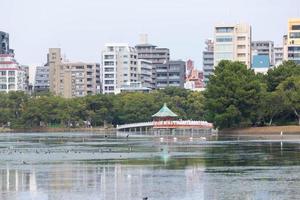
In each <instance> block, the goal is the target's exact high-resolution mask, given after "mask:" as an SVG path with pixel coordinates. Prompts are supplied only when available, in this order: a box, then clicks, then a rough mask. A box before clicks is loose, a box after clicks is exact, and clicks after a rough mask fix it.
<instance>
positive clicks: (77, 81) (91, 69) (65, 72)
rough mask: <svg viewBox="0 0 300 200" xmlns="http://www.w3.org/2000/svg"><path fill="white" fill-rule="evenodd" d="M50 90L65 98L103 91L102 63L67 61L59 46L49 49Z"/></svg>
mask: <svg viewBox="0 0 300 200" xmlns="http://www.w3.org/2000/svg"><path fill="white" fill-rule="evenodd" d="M48 57H49V79H50V91H51V92H52V93H53V94H55V95H59V96H63V97H65V98H72V97H82V96H85V95H92V94H98V93H100V92H101V88H100V86H101V83H100V64H97V63H85V62H65V61H63V60H62V58H61V50H60V49H59V48H50V49H49V55H48Z"/></svg>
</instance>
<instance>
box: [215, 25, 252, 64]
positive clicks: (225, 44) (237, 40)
mask: <svg viewBox="0 0 300 200" xmlns="http://www.w3.org/2000/svg"><path fill="white" fill-rule="evenodd" d="M214 32H215V37H214V66H217V65H218V63H219V62H220V61H221V60H231V61H240V62H242V63H244V64H245V65H247V66H248V68H250V67H251V59H252V57H251V40H252V30H251V26H250V25H248V24H236V25H217V26H216V27H215V30H214Z"/></svg>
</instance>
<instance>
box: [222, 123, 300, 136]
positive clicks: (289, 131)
mask: <svg viewBox="0 0 300 200" xmlns="http://www.w3.org/2000/svg"><path fill="white" fill-rule="evenodd" d="M281 132H282V133H283V135H299V136H300V126H294V125H293V126H264V127H248V128H229V129H224V130H220V131H218V134H220V135H280V134H281Z"/></svg>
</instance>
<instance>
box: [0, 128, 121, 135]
mask: <svg viewBox="0 0 300 200" xmlns="http://www.w3.org/2000/svg"><path fill="white" fill-rule="evenodd" d="M51 132H57V133H59V132H97V133H109V134H110V133H114V132H116V129H115V128H112V127H111V128H107V127H94V128H40V127H39V128H30V129H26V128H25V129H9V128H0V133H51Z"/></svg>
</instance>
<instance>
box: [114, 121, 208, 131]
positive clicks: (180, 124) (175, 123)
mask: <svg viewBox="0 0 300 200" xmlns="http://www.w3.org/2000/svg"><path fill="white" fill-rule="evenodd" d="M184 126H187V127H189V126H193V127H200V128H201V127H202V128H213V125H212V124H211V123H208V122H207V121H193V120H182V121H154V122H153V121H152V122H141V123H133V124H124V125H117V130H120V129H126V128H138V127H174V128H176V127H184Z"/></svg>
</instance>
